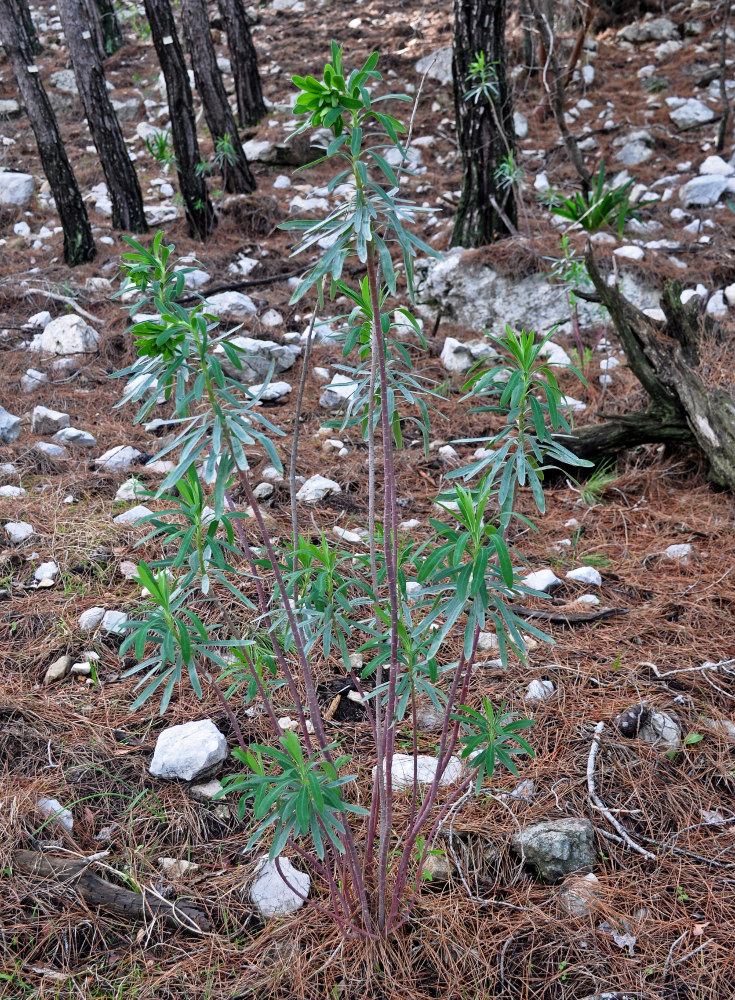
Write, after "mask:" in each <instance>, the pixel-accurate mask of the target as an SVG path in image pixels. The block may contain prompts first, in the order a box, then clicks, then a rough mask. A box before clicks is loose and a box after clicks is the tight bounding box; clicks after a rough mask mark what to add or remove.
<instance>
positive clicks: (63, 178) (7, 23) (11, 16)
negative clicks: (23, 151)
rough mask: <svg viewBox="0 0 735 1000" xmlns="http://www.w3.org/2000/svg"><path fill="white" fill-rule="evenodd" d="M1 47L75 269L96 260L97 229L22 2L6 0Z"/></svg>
mask: <svg viewBox="0 0 735 1000" xmlns="http://www.w3.org/2000/svg"><path fill="white" fill-rule="evenodd" d="M0 42H2V45H3V48H4V49H5V53H6V55H7V57H8V60H9V61H10V65H11V67H12V70H13V75H14V77H15V81H16V83H17V85H18V90H19V91H20V96H21V99H22V101H23V104H24V105H25V108H26V112H27V113H28V120H29V121H30V123H31V128H32V129H33V134H34V135H35V137H36V144H37V146H38V153H39V156H40V157H41V163H42V164H43V170H44V173H45V174H46V177H47V178H48V182H49V184H50V185H51V192H52V194H53V196H54V200H55V201H56V209H57V211H58V213H59V217H60V219H61V225H62V228H63V230H64V260H65V261H66V262H67V264H69V265H70V266H71V267H74V266H76V265H77V264H84V263H86V262H87V261H89V260H92V258H93V257H94V255H95V253H96V248H95V245H94V239H93V238H92V227H91V226H90V224H89V218H88V216H87V209H86V208H85V205H84V202H83V201H82V195H81V192H80V190H79V185H78V184H77V181H76V178H75V176H74V172H73V170H72V168H71V164H70V163H69V158H68V156H67V155H66V151H65V149H64V144H63V142H62V139H61V134H60V133H59V126H58V123H57V121H56V116H55V114H54V111H53V108H52V107H51V103H50V101H49V99H48V96H47V94H46V91H45V90H44V89H43V84H42V83H41V77H40V74H39V72H38V67H36V66H34V65H33V51H32V47H31V42H30V39H29V38H28V34H27V33H26V30H25V28H24V26H23V19H22V16H21V12H20V8H19V2H18V0H0Z"/></svg>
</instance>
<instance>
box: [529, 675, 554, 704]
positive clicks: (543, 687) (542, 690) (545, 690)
mask: <svg viewBox="0 0 735 1000" xmlns="http://www.w3.org/2000/svg"><path fill="white" fill-rule="evenodd" d="M555 690H556V688H555V687H554V684H553V682H552V681H539V680H536V679H534V680H532V681H531V683H530V684H529V685H528V687H527V688H526V693H525V694H524V695H523V700H524V701H529V702H537V701H548V700H549V698H551V697H552V695H553V694H554V692H555Z"/></svg>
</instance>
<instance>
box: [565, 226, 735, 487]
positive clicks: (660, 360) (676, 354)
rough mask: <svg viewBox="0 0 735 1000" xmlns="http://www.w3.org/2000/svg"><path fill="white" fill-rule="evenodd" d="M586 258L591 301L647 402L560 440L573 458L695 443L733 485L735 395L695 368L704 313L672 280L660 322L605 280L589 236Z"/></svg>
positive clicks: (716, 476) (716, 477)
mask: <svg viewBox="0 0 735 1000" xmlns="http://www.w3.org/2000/svg"><path fill="white" fill-rule="evenodd" d="M586 265H587V271H588V273H589V275H590V278H591V279H592V283H593V284H594V286H595V295H594V301H597V302H600V303H601V304H602V305H604V306H605V308H606V309H607V311H608V312H609V314H610V318H611V319H612V322H613V325H614V327H615V331H616V333H617V335H618V337H619V339H620V343H621V344H622V347H623V350H624V351H625V354H626V356H627V360H628V365H629V367H630V369H631V371H632V372H633V374H634V375H635V376H636V378H637V379H638V381H639V382H640V383H641V385H642V386H643V388H644V389H645V390H646V392H647V393H648V395H649V397H650V403H649V405H648V406H647V407H646V408H645V409H643V410H638V411H636V412H634V413H626V414H621V415H620V416H614V417H611V418H610V419H609V420H607V421H606V422H605V423H602V424H598V425H592V426H587V427H580V428H577V429H575V430H574V431H573V432H572V433H571V434H568V435H561V436H560V441H561V442H562V443H563V444H564V445H565V446H566V447H567V448H569V450H570V451H573V452H574V453H575V454H576V455H579V457H580V458H587V459H589V460H591V461H596V462H597V461H600V460H602V459H604V458H606V457H607V458H609V457H610V456H611V455H615V454H617V453H618V452H620V451H623V450H625V449H626V448H632V447H635V446H636V445H639V444H646V443H657V444H672V445H692V446H696V447H698V448H699V449H700V450H701V451H702V452H703V453H704V455H705V456H706V458H707V460H708V462H709V476H710V479H711V480H712V481H713V482H715V483H717V484H718V485H720V486H724V487H726V488H727V489H735V399H733V396H732V395H731V394H730V393H729V392H727V391H726V390H725V389H723V388H721V387H719V386H708V385H707V384H706V382H705V380H704V378H703V376H702V374H700V371H699V366H700V361H701V349H702V345H701V329H702V327H704V328H705V329H707V330H708V332H709V333H710V335H712V336H714V337H716V336H717V335H718V330H717V327H716V324H714V322H713V321H710V320H709V319H707V320H706V321H705V322H704V324H702V323H701V322H700V319H699V316H698V314H697V307H696V306H693V307H690V306H688V305H687V306H685V305H683V304H682V302H681V287H680V286H679V285H678V283H676V282H674V283H671V284H667V285H666V286H665V287H664V290H663V295H662V299H661V308H662V309H663V311H664V313H665V315H666V322H665V324H663V325H662V324H661V323H660V322H658V321H656V320H653V319H651V318H650V317H648V316H646V315H645V314H644V313H642V312H641V311H640V309H637V308H636V307H635V306H634V305H633V304H632V303H631V302H629V301H628V300H627V299H626V298H625V297H624V296H623V295H622V294H621V292H620V291H619V290H618V288H617V287H616V286H615V285H608V283H607V281H606V279H605V277H604V276H603V275H602V274H601V273H600V270H599V268H598V267H597V262H596V261H595V259H594V256H593V254H592V250H591V247H590V246H589V244H588V247H587V255H586ZM590 297H592V296H590Z"/></svg>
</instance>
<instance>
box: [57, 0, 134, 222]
mask: <svg viewBox="0 0 735 1000" xmlns="http://www.w3.org/2000/svg"><path fill="white" fill-rule="evenodd" d="M58 5H59V14H60V16H61V22H62V24H63V26H64V35H65V36H66V44H67V46H68V48H69V53H70V54H71V59H72V64H73V66H74V75H75V77H76V81H77V86H78V88H79V96H80V97H81V100H82V105H83V107H84V113H85V115H86V118H87V123H88V124H89V130H90V132H91V133H92V139H93V141H94V144H95V146H96V148H97V153H98V155H99V158H100V162H101V163H102V170H103V172H104V175H105V180H106V181H107V188H108V191H109V192H110V200H111V202H112V225H113V226H114V228H115V229H127V230H129V231H131V232H133V233H145V232H147V231H148V226H147V224H146V221H145V212H144V211H143V196H142V194H141V191H140V184H139V183H138V177H137V175H136V173H135V168H134V167H133V164H132V162H131V160H130V157H129V155H128V150H127V146H126V145H125V140H124V138H123V134H122V129H121V128H120V123H119V122H118V120H117V115H116V114H115V111H114V109H113V107H112V103H111V102H110V98H109V96H108V93H107V87H106V86H105V73H104V70H103V69H102V63H101V62H100V57H99V53H98V51H97V47H96V44H95V41H94V38H93V37H92V32H91V30H90V29H89V28H88V27H87V24H88V22H87V20H86V11H85V5H84V0H58Z"/></svg>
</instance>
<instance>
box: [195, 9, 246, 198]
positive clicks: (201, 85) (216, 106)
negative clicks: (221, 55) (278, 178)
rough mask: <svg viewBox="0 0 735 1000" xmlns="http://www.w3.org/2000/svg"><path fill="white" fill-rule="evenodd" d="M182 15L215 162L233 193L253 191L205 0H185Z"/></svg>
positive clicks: (226, 187)
mask: <svg viewBox="0 0 735 1000" xmlns="http://www.w3.org/2000/svg"><path fill="white" fill-rule="evenodd" d="M181 17H182V21H183V25H184V38H185V40H186V47H187V48H188V50H189V57H190V58H191V64H192V67H193V69H194V79H195V81H196V86H197V90H198V91H199V96H200V97H201V99H202V105H203V107H204V117H205V118H206V120H207V126H208V127H209V132H210V135H211V136H212V142H213V143H214V152H215V162H216V163H217V165H218V166H219V168H220V169H221V171H222V179H223V182H224V188H225V190H226V191H229V192H231V193H233V194H250V192H251V191H254V190H255V178H254V177H253V175H252V174H251V172H250V167H249V165H248V160H247V157H246V156H245V153H244V151H243V148H242V143H241V142H240V139H239V136H238V134H237V124H236V123H235V116H234V115H233V113H232V109H231V108H230V104H229V101H228V100H227V94H226V92H225V86H224V84H223V83H222V76H221V75H220V71H219V67H218V66H217V53H216V52H215V50H214V43H213V42H212V36H211V34H210V31H209V18H208V17H207V5H206V0H182V3H181ZM217 161H219V162H217Z"/></svg>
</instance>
